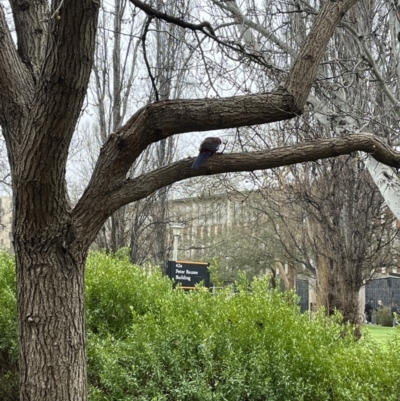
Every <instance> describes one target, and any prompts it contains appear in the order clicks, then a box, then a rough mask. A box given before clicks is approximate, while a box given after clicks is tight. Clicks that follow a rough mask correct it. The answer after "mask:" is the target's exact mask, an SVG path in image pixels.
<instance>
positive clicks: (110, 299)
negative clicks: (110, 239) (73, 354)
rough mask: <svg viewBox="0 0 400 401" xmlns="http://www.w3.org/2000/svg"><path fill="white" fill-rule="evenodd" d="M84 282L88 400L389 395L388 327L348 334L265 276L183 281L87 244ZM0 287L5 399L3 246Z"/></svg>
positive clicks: (9, 288) (8, 312)
mask: <svg viewBox="0 0 400 401" xmlns="http://www.w3.org/2000/svg"><path fill="white" fill-rule="evenodd" d="M86 286H87V288H86V307H87V312H86V315H87V325H88V343H87V345H88V378H89V395H90V398H89V399H90V401H117V400H118V401H128V400H129V401H131V400H139V401H145V400H158V401H169V400H174V401H186V400H187V401H189V400H190V401H196V400H199V401H200V400H202V401H203V400H204V401H208V400H213V401H219V400H221V401H222V400H224V401H226V400H228V401H231V400H232V401H236V400H240V401H242V400H243V401H245V400H248V401H250V400H251V401H257V400H269V401H286V400H294V401H297V400H298V401H300V400H302V401H308V400H309V401H312V400H318V401H325V400H335V401H353V400H358V401H364V400H365V401H369V400H378V399H381V400H385V401H391V400H393V401H395V400H398V394H399V393H400V377H399V375H398V372H399V371H400V361H399V360H398V358H393V355H395V354H396V350H397V349H398V347H399V346H400V342H399V339H398V338H396V339H395V341H393V343H391V344H388V345H387V346H386V347H381V346H378V345H377V344H376V343H374V342H372V341H370V340H369V339H368V336H367V337H366V338H364V339H363V340H362V341H358V342H357V341H355V340H354V337H353V335H352V328H351V327H350V326H343V325H341V324H339V322H340V321H341V316H340V315H336V316H334V317H333V318H330V319H327V318H325V317H324V315H323V313H318V314H316V315H315V317H314V318H313V319H312V320H310V317H309V315H307V314H303V315H302V314H300V313H299V309H298V307H297V297H296V296H295V294H293V293H291V292H289V293H281V292H279V291H272V290H271V289H270V288H269V283H268V281H267V280H263V279H258V280H254V281H252V282H251V283H248V282H247V281H246V280H244V279H242V280H241V281H240V282H239V283H237V287H236V289H237V292H236V293H235V294H233V292H232V291H231V289H229V288H227V289H225V290H223V291H221V292H219V293H218V294H217V295H212V294H211V293H210V292H209V291H208V290H207V289H204V288H200V289H199V290H197V291H191V292H184V291H183V290H180V289H175V290H174V289H173V288H172V286H171V282H170V281H169V279H167V278H166V277H163V276H162V275H161V273H160V272H158V273H156V274H153V275H150V276H148V275H146V273H145V272H144V271H143V270H142V269H141V268H140V267H137V266H132V265H131V264H130V263H129V262H128V260H127V259H126V258H124V257H123V255H119V259H118V260H117V259H116V258H112V257H109V256H106V255H104V254H100V253H92V254H91V255H90V256H89V258H88V263H87V274H86ZM249 286H250V288H249ZM0 290H1V291H0V331H1V332H0V347H1V348H0V369H1V367H2V366H3V365H2V363H3V362H4V360H7V364H8V365H7V369H6V370H4V371H1V370H0V400H3V399H4V400H14V399H15V400H17V399H18V397H17V387H16V386H17V378H18V377H17V373H16V355H17V352H16V338H17V335H16V319H15V316H16V311H15V273H14V264H13V259H12V258H11V257H9V256H5V255H0ZM3 356H6V359H1V358H2V357H3ZM10 361H11V362H10ZM10 363H11V364H10Z"/></svg>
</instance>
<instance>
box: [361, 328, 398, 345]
mask: <svg viewBox="0 0 400 401" xmlns="http://www.w3.org/2000/svg"><path fill="white" fill-rule="evenodd" d="M366 331H368V333H369V337H370V338H371V339H373V340H375V341H377V342H378V343H380V344H385V343H386V342H387V341H388V340H391V339H392V338H393V337H394V335H395V334H396V333H400V328H399V327H397V328H396V329H394V328H393V327H383V326H377V325H374V324H368V325H367V324H364V325H363V332H364V333H365V332H366Z"/></svg>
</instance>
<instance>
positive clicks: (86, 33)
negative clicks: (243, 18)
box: [0, 0, 400, 401]
mask: <svg viewBox="0 0 400 401" xmlns="http://www.w3.org/2000/svg"><path fill="white" fill-rule="evenodd" d="M355 2H356V0H338V1H325V2H324V4H323V7H322V8H321V11H320V13H319V15H318V16H317V18H316V22H315V25H314V27H313V28H312V29H311V31H310V34H309V36H308V37H307V39H306V40H305V43H304V46H303V49H302V51H301V52H300V54H299V56H298V58H297V60H296V62H295V63H294V65H293V67H292V68H291V72H290V74H289V77H288V80H287V83H286V84H285V85H284V86H283V87H282V88H280V89H279V90H278V91H276V92H274V93H267V94H260V95H256V96H244V97H238V98H228V99H202V100H177V101H165V102H159V103H156V104H152V105H149V106H146V107H145V108H143V109H141V110H139V111H138V112H137V113H136V114H135V115H134V116H133V117H132V118H131V119H130V120H129V121H128V122H127V123H126V124H125V125H124V126H122V127H120V128H119V129H118V130H116V131H115V132H114V133H113V134H112V135H111V136H110V137H109V139H108V140H107V142H106V143H105V145H104V146H103V148H102V150H101V152H100V155H99V158H98V162H97V165H96V168H95V170H94V173H93V176H92V178H91V181H90V182H89V184H88V186H87V188H86V191H85V193H84V194H83V196H82V198H81V199H80V200H79V202H78V203H77V205H76V206H75V207H74V208H73V209H71V208H70V205H69V203H68V200H67V190H66V184H65V170H66V161H67V154H68V148H69V144H70V141H71V137H72V135H73V132H74V128H75V125H76V122H77V119H78V115H79V112H80V110H81V107H82V103H83V100H84V96H85V93H86V90H87V86H88V81H89V75H90V72H91V68H92V63H93V54H94V48H95V38H96V27H97V18H98V8H99V2H98V1H96V0H79V1H78V0H69V1H63V0H60V1H58V0H55V1H53V2H51V9H50V10H48V9H47V7H48V2H47V1H44V0H36V1H29V2H27V1H25V0H24V1H23V0H11V1H10V4H11V5H12V10H13V15H14V23H15V26H16V34H17V38H18V49H17V48H16V47H15V45H14V43H13V40H12V37H11V34H10V31H9V28H8V27H7V23H6V20H5V15H4V11H3V9H2V8H0V33H1V34H0V124H1V126H2V132H3V135H4V137H5V139H6V143H7V148H8V155H9V159H10V164H11V171H12V179H13V195H14V242H15V244H14V246H15V252H16V259H17V278H18V284H17V285H18V314H19V343H20V377H21V400H23V401H25V400H30V401H32V400H37V401H39V400H40V401H47V400H48V401H50V400H51V401H54V400H57V401H64V400H85V399H86V398H87V395H86V393H87V385H86V368H85V363H86V362H85V329H84V308H83V300H84V296H83V295H84V294H83V292H84V263H85V259H86V256H87V251H88V248H89V246H90V244H91V242H92V241H93V240H94V238H95V236H96V234H97V232H98V230H99V229H100V228H101V226H102V224H103V223H104V221H105V220H106V219H107V218H108V217H109V216H110V215H111V214H112V213H113V212H115V211H116V210H118V209H119V208H120V207H122V206H123V205H125V204H127V203H128V202H132V201H135V200H138V199H141V198H142V197H144V196H146V195H147V194H149V193H151V192H153V191H154V190H156V189H157V188H161V187H163V186H165V185H168V184H170V183H172V182H174V181H178V180H182V179H185V178H189V177H193V176H195V175H206V174H218V173H222V172H226V171H239V170H254V169H260V168H270V167H274V166H279V165H282V164H286V163H296V162H300V161H306V160H316V159H318V158H320V157H331V156H335V155H337V154H341V153H348V152H351V151H354V150H364V151H367V152H371V153H373V154H374V157H375V158H376V159H377V160H378V159H379V157H380V159H381V161H382V162H387V163H388V164H392V165H395V166H400V157H399V156H398V155H397V154H396V153H395V152H393V151H391V150H390V149H389V148H388V147H387V146H385V145H384V144H382V143H380V142H379V141H378V140H377V139H375V138H373V137H370V136H363V135H357V136H356V137H357V138H356V137H347V138H340V139H337V140H331V141H330V142H329V141H320V142H318V143H314V144H305V145H300V146H299V147H296V148H293V149H292V148H286V149H277V150H275V151H265V152H257V153H255V154H252V153H248V154H245V155H244V154H243V155H221V156H219V157H215V158H214V159H213V160H210V162H209V163H207V164H206V165H205V166H204V167H203V168H201V169H199V170H197V171H194V170H191V169H190V165H191V163H192V161H193V159H190V160H183V161H180V162H177V163H174V164H172V165H170V166H167V167H161V168H160V169H158V170H155V171H153V172H151V173H149V174H146V175H144V176H139V177H138V178H135V179H133V180H126V175H127V172H128V170H129V168H130V166H131V165H132V163H133V162H134V161H135V160H136V158H137V157H138V156H139V155H140V154H141V152H142V151H143V150H145V149H146V147H148V146H149V145H150V144H151V143H155V142H158V141H160V140H162V139H164V138H167V137H169V136H172V135H175V134H179V133H184V132H191V131H195V130H197V131H207V130H212V129H219V128H229V127H237V126H244V125H251V124H263V123H268V122H273V121H279V120H282V119H288V118H293V117H295V116H297V115H298V114H301V112H302V109H303V106H304V102H305V101H306V99H307V96H308V93H309V91H310V88H311V85H312V83H313V81H314V78H315V74H316V71H317V68H318V65H319V63H320V61H321V58H322V56H323V54H324V52H325V49H326V46H327V43H328V41H329V38H330V36H331V35H332V33H333V32H334V29H335V27H336V26H337V24H338V23H339V21H340V19H341V17H342V16H343V14H344V13H345V12H346V11H347V10H348V9H349V8H350V7H351V6H352V5H353V4H354V3H355ZM177 20H178V22H179V21H181V20H179V19H177ZM203 29H204V26H203ZM211 36H212V35H211Z"/></svg>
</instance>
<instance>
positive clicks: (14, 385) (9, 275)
mask: <svg viewBox="0 0 400 401" xmlns="http://www.w3.org/2000/svg"><path fill="white" fill-rule="evenodd" d="M15 290H16V282H15V263H14V258H13V257H12V256H10V255H9V254H7V253H5V252H0V400H7V401H13V400H18V399H19V396H18V348H17V338H18V337H17V307H16V305H17V303H16V295H15V294H16V291H15Z"/></svg>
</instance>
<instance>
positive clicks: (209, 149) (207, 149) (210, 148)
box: [192, 136, 222, 170]
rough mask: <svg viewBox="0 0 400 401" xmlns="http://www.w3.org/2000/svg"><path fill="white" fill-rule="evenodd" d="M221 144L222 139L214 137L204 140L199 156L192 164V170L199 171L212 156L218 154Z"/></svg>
mask: <svg viewBox="0 0 400 401" xmlns="http://www.w3.org/2000/svg"><path fill="white" fill-rule="evenodd" d="M221 142H222V141H221V139H219V138H218V137H214V136H209V137H208V138H206V139H204V141H203V142H202V143H201V145H200V148H199V155H198V156H197V158H196V160H195V161H194V162H193V164H192V168H193V169H195V170H197V169H199V168H200V167H201V166H202V165H203V163H204V162H205V161H206V160H207V159H208V158H209V157H210V156H212V155H213V154H215V153H216V152H217V150H218V149H219V146H220V145H221Z"/></svg>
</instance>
